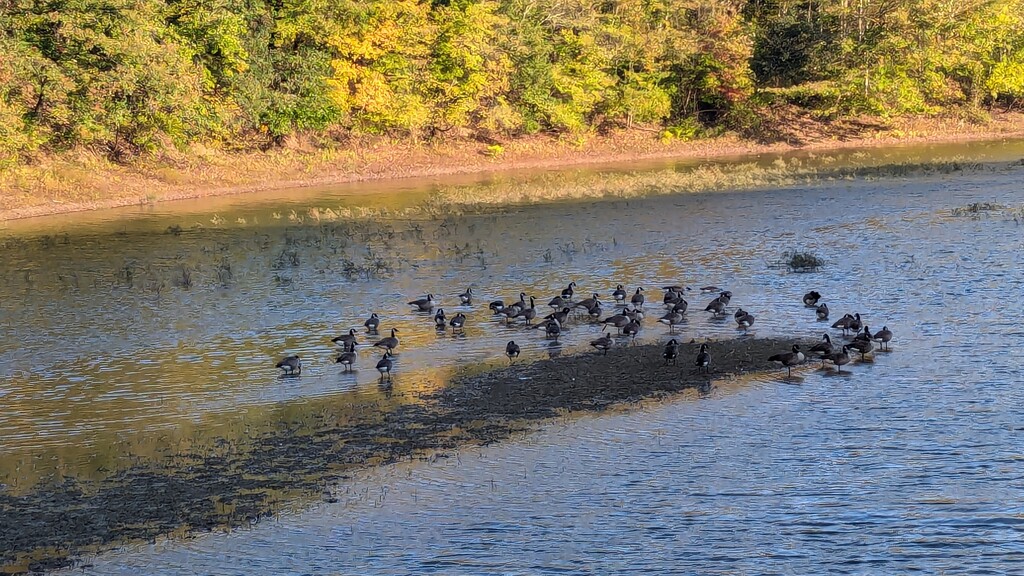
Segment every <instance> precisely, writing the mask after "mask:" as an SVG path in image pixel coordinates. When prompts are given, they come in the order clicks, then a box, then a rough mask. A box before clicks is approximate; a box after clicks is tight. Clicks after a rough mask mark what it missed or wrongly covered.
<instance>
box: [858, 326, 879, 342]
mask: <svg viewBox="0 0 1024 576" xmlns="http://www.w3.org/2000/svg"><path fill="white" fill-rule="evenodd" d="M872 338H874V336H872V335H871V328H869V327H868V325H867V324H865V325H864V329H863V330H862V331H860V332H857V334H856V335H855V336H854V337H853V339H854V340H871V339H872Z"/></svg>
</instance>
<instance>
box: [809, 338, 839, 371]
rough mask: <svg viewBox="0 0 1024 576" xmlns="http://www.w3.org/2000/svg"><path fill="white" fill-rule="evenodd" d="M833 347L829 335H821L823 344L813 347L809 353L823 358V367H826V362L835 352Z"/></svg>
mask: <svg viewBox="0 0 1024 576" xmlns="http://www.w3.org/2000/svg"><path fill="white" fill-rule="evenodd" d="M834 351H835V350H834V349H833V347H832V339H831V338H829V336H828V334H822V335H821V342H819V343H817V344H815V345H814V346H811V349H810V350H808V351H807V352H808V353H810V354H816V355H818V357H820V358H821V367H822V368H824V367H825V360H827V359H828V357H829V356H830V355H831V354H832V352H834Z"/></svg>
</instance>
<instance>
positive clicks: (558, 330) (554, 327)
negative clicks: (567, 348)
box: [544, 320, 562, 342]
mask: <svg viewBox="0 0 1024 576" xmlns="http://www.w3.org/2000/svg"><path fill="white" fill-rule="evenodd" d="M544 335H545V336H547V337H548V338H554V339H555V342H558V337H559V336H561V335H562V325H561V324H560V323H559V322H558V320H549V321H548V325H547V326H546V327H545V328H544Z"/></svg>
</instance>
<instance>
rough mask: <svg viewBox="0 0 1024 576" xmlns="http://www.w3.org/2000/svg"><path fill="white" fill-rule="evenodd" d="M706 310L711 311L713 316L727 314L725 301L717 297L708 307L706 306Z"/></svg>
mask: <svg viewBox="0 0 1024 576" xmlns="http://www.w3.org/2000/svg"><path fill="white" fill-rule="evenodd" d="M704 311H705V312H711V314H712V315H713V316H719V315H724V314H725V302H722V300H721V299H719V298H715V299H714V300H712V301H711V302H709V303H708V305H707V307H705V308H704Z"/></svg>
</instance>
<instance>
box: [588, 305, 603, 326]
mask: <svg viewBox="0 0 1024 576" xmlns="http://www.w3.org/2000/svg"><path fill="white" fill-rule="evenodd" d="M603 311H604V310H602V309H601V303H600V302H598V303H597V304H594V305H593V306H591V307H590V308H588V309H587V316H590V321H591V322H596V321H597V320H600V319H601V313H602V312H603Z"/></svg>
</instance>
